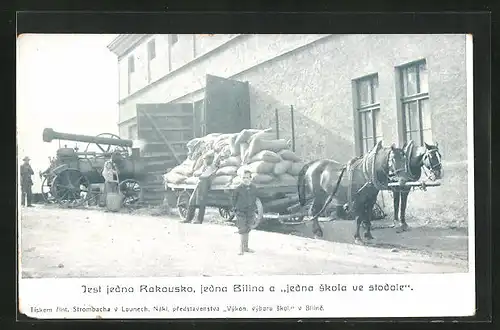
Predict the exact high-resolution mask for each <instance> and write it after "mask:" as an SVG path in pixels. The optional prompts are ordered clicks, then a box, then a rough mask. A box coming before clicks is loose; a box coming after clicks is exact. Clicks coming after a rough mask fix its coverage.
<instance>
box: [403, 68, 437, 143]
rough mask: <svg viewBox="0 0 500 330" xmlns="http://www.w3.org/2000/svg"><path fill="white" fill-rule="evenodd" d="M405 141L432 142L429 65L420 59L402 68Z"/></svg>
mask: <svg viewBox="0 0 500 330" xmlns="http://www.w3.org/2000/svg"><path fill="white" fill-rule="evenodd" d="M400 73H401V80H400V81H401V94H402V98H401V102H402V112H403V116H402V118H403V132H404V141H405V142H407V141H409V140H413V141H415V143H416V144H417V145H422V144H423V143H424V142H428V143H431V142H432V128H431V112H430V107H429V90H428V88H429V86H428V82H427V79H428V78H427V77H428V73H427V65H426V62H425V61H420V62H416V63H412V64H410V65H406V66H404V67H401V68H400Z"/></svg>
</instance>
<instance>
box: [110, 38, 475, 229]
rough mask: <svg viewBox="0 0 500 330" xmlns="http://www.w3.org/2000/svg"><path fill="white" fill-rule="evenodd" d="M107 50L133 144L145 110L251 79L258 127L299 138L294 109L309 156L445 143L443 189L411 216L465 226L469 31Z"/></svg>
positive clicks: (121, 41) (132, 41) (142, 42)
mask: <svg viewBox="0 0 500 330" xmlns="http://www.w3.org/2000/svg"><path fill="white" fill-rule="evenodd" d="M108 47H109V49H110V50H111V51H113V52H114V53H115V54H116V55H117V56H118V65H119V72H120V79H119V81H120V86H119V88H120V100H119V104H120V115H119V120H120V123H119V128H120V135H121V136H123V137H126V138H134V136H131V134H132V133H130V132H133V130H130V127H129V126H128V124H127V123H128V122H129V120H130V119H131V118H132V117H134V116H135V108H136V105H137V104H141V103H194V104H195V105H196V103H197V102H200V100H202V99H203V96H204V87H205V86H204V83H205V77H206V75H207V74H209V75H215V76H219V77H224V78H230V79H234V80H239V81H244V82H248V83H249V89H250V109H251V126H252V127H257V128H267V127H275V126H276V112H277V113H278V122H279V135H280V137H283V138H291V136H292V123H291V110H290V108H291V107H293V117H294V125H293V126H294V127H293V128H294V133H295V134H294V135H295V145H296V152H297V154H298V155H300V156H301V157H302V158H303V159H304V160H311V159H315V158H331V159H335V160H337V161H340V162H346V161H348V160H349V159H350V158H352V157H353V156H355V155H360V154H363V153H364V152H366V150H368V149H370V148H371V147H372V146H373V145H374V144H375V143H376V141H378V140H383V143H384V145H388V144H391V143H396V144H398V145H402V144H403V143H404V142H405V141H407V140H408V139H410V138H411V139H413V140H414V141H416V143H417V144H422V143H423V142H427V143H432V144H435V143H436V142H438V143H439V149H440V151H441V154H442V155H443V166H444V169H445V177H444V179H443V181H442V186H441V187H438V188H429V189H428V191H426V192H415V193H412V195H411V197H410V201H409V206H408V216H409V217H410V215H412V216H416V217H418V216H426V217H427V216H428V217H430V218H429V221H432V217H431V216H430V215H427V214H431V213H429V212H428V211H429V210H435V211H436V212H441V213H442V212H448V213H449V214H448V215H447V217H448V218H449V219H450V221H451V222H454V223H456V225H459V226H462V225H466V222H467V108H466V105H467V100H466V95H467V93H466V89H467V81H466V64H465V63H466V60H465V49H466V36H465V35H451V34H448V35H396V34H394V35H272V34H270V35H239V34H235V35H120V36H119V37H118V38H116V39H115V40H114V41H113V42H112V43H111V44H110V45H109V46H108ZM448 199H450V200H452V201H451V202H449V201H448V202H447V200H448ZM385 204H387V206H388V208H387V211H390V210H391V209H392V203H390V202H389V199H387V198H386V199H385ZM389 204H390V205H389ZM443 204H445V205H448V206H450V207H445V208H444V209H443Z"/></svg>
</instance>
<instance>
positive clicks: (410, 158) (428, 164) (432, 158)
mask: <svg viewBox="0 0 500 330" xmlns="http://www.w3.org/2000/svg"><path fill="white" fill-rule="evenodd" d="M403 150H404V152H405V155H406V162H407V163H406V166H407V170H406V173H407V181H419V180H420V178H421V176H422V169H423V170H424V173H425V175H426V176H427V177H428V178H429V179H430V180H431V181H435V180H439V179H441V178H442V177H443V170H442V165H441V154H440V153H439V149H438V144H437V143H436V145H430V144H427V143H425V142H424V145H423V146H415V143H414V142H413V141H412V140H410V141H408V142H407V143H405V144H404V145H403ZM422 186H423V187H424V188H425V183H422ZM410 189H411V188H410V187H392V188H391V191H392V194H393V205H394V226H395V227H398V229H397V232H398V233H401V232H403V231H406V230H408V229H409V227H408V224H407V223H406V218H405V213H406V205H407V202H408V194H409V193H410ZM400 205H401V217H400V218H398V215H399V207H400ZM400 219H401V220H400ZM399 221H401V225H400V226H398V225H399V223H398V222H399Z"/></svg>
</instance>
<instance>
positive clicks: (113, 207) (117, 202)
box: [106, 192, 123, 212]
mask: <svg viewBox="0 0 500 330" xmlns="http://www.w3.org/2000/svg"><path fill="white" fill-rule="evenodd" d="M122 202H123V195H122V194H120V193H116V192H108V193H107V194H106V208H107V209H108V210H109V211H111V212H117V211H119V210H120V209H121V207H122Z"/></svg>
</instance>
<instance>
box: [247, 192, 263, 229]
mask: <svg viewBox="0 0 500 330" xmlns="http://www.w3.org/2000/svg"><path fill="white" fill-rule="evenodd" d="M255 205H256V206H257V209H256V210H255V217H254V222H253V224H251V225H250V228H252V229H256V228H258V227H259V225H260V224H261V223H262V220H263V219H264V206H263V205H262V201H261V200H260V198H257V199H256V200H255Z"/></svg>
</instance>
